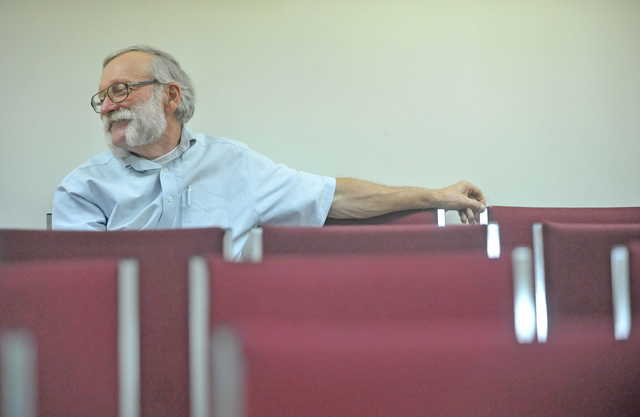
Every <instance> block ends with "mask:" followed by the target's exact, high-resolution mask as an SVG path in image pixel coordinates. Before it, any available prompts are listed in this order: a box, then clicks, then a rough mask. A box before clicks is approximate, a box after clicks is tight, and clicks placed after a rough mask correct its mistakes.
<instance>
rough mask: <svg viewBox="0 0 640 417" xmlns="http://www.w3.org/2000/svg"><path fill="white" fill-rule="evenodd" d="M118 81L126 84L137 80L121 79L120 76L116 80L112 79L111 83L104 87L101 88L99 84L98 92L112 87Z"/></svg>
mask: <svg viewBox="0 0 640 417" xmlns="http://www.w3.org/2000/svg"><path fill="white" fill-rule="evenodd" d="M116 83H125V84H126V83H135V81H131V80H127V79H120V78H118V79H115V80H113V81H111V83H109V84H108V85H107V86H106V87H104V88H100V86H98V91H97V92H98V93H99V92H100V91H102V90H106V89H107V88H109V87H111V86H112V85H114V84H116Z"/></svg>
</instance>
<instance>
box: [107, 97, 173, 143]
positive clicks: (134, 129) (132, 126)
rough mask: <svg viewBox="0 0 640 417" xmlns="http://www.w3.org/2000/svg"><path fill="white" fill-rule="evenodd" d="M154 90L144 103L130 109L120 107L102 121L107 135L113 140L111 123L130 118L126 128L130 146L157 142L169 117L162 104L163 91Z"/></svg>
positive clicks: (126, 138)
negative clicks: (166, 115)
mask: <svg viewBox="0 0 640 417" xmlns="http://www.w3.org/2000/svg"><path fill="white" fill-rule="evenodd" d="M158 93H159V91H154V92H153V96H151V98H150V99H149V100H147V101H146V102H144V103H140V104H137V105H135V106H132V107H131V108H130V109H120V110H116V111H114V112H113V113H110V114H109V115H107V116H104V117H103V119H102V121H103V124H104V129H105V135H106V136H107V139H108V141H109V142H111V132H110V125H111V123H113V122H115V121H118V120H129V124H128V125H127V128H126V129H125V143H126V146H127V147H128V148H132V147H136V146H143V145H150V144H152V143H156V142H157V141H158V140H160V138H161V137H162V135H163V134H164V131H165V129H166V128H167V118H166V117H165V115H164V109H163V106H162V93H160V94H158Z"/></svg>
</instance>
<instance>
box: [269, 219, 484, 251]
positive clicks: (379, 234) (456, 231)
mask: <svg viewBox="0 0 640 417" xmlns="http://www.w3.org/2000/svg"><path fill="white" fill-rule="evenodd" d="M486 239H487V227H486V226H482V225H455V226H448V227H438V226H433V225H431V226H418V225H382V226H372V225H368V226H343V227H323V228H313V227H273V226H265V227H264V228H263V250H264V255H265V257H266V256H270V255H275V254H278V255H281V254H317V255H320V254H323V255H329V254H332V255H355V254H372V253H387V254H400V253H410V252H426V251H429V252H448V251H475V252H483V253H485V252H486Z"/></svg>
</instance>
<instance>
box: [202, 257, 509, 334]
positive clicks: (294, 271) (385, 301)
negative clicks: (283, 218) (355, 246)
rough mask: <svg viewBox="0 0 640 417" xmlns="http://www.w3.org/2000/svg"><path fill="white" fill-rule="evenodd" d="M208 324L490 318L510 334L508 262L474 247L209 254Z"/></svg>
mask: <svg viewBox="0 0 640 417" xmlns="http://www.w3.org/2000/svg"><path fill="white" fill-rule="evenodd" d="M208 267H209V271H210V272H209V274H210V277H211V283H210V294H211V316H210V323H211V325H212V326H214V325H216V324H218V323H222V322H234V321H237V320H240V321H243V320H251V319H256V318H262V319H274V320H275V319H277V320H285V321H292V322H298V321H330V322H346V321H371V320H373V321H383V320H405V321H407V320H408V321H411V320H424V321H429V320H436V319H439V318H448V319H452V320H458V319H461V320H467V319H468V320H473V319H478V318H488V317H490V318H492V319H494V320H495V321H496V322H497V323H500V324H501V326H502V329H503V330H504V334H505V335H506V336H505V337H506V338H508V339H509V340H511V339H513V338H514V330H513V317H514V315H513V314H514V313H513V302H512V300H513V296H512V294H513V289H512V287H513V286H512V284H511V263H510V262H509V261H506V260H504V261H503V260H490V259H487V258H486V257H484V256H483V255H481V254H439V255H434V256H429V255H407V256H402V255H400V256H398V255H396V256H393V255H384V256H381V255H370V256H356V257H349V258H347V257H343V256H324V257H317V256H311V257H299V256H296V257H284V256H282V257H274V258H271V259H265V261H264V262H262V263H256V264H251V263H242V264H238V263H228V262H223V261H222V260H220V259H216V258H210V259H208Z"/></svg>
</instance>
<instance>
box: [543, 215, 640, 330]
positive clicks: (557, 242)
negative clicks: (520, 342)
mask: <svg viewBox="0 0 640 417" xmlns="http://www.w3.org/2000/svg"><path fill="white" fill-rule="evenodd" d="M543 234H544V257H545V275H546V287H547V300H548V311H549V328H550V330H549V332H550V333H551V332H553V327H554V326H557V325H559V324H561V323H562V320H564V319H568V320H570V321H572V320H573V319H576V318H577V317H582V316H591V315H600V316H606V317H611V315H612V301H611V261H610V257H611V248H612V247H613V246H615V245H617V244H624V243H626V242H627V241H629V240H630V239H633V238H640V224H609V225H606V224H600V225H598V224H578V223H576V224H569V223H544V225H543ZM572 323H573V321H572ZM573 325H579V324H578V323H574V324H573ZM611 325H612V322H611ZM550 338H551V336H550Z"/></svg>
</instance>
